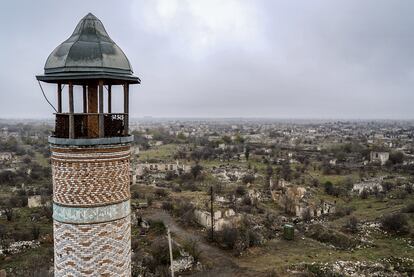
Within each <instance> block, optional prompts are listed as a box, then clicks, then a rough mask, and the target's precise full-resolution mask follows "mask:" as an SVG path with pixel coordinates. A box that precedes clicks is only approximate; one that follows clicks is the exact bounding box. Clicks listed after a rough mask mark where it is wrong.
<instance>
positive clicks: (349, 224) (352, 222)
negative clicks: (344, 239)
mask: <svg viewBox="0 0 414 277" xmlns="http://www.w3.org/2000/svg"><path fill="white" fill-rule="evenodd" d="M344 228H345V229H346V230H348V231H349V232H351V233H356V232H357V231H358V219H357V218H356V217H355V216H351V217H350V218H348V220H347V221H346V222H345V225H344Z"/></svg>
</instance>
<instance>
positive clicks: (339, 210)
mask: <svg viewBox="0 0 414 277" xmlns="http://www.w3.org/2000/svg"><path fill="white" fill-rule="evenodd" d="M354 210H355V208H354V207H350V206H337V207H336V209H335V214H334V215H335V216H336V217H344V216H346V215H350V214H351V213H352V212H353V211H354Z"/></svg>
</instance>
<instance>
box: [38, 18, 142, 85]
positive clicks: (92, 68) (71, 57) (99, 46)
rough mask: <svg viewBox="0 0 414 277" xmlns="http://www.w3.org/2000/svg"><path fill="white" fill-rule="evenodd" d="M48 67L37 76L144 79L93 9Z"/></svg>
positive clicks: (48, 78) (51, 57)
mask: <svg viewBox="0 0 414 277" xmlns="http://www.w3.org/2000/svg"><path fill="white" fill-rule="evenodd" d="M44 69H45V72H44V75H41V76H36V77H37V79H38V80H41V81H45V82H52V83H55V82H58V81H62V80H74V81H76V80H88V79H111V80H113V81H115V80H119V81H127V82H129V83H140V80H139V78H138V77H136V76H134V75H133V71H132V67H131V64H130V62H129V60H128V58H127V57H126V55H125V54H124V52H122V50H121V48H119V46H118V45H116V43H115V42H114V41H113V40H112V39H111V38H110V37H109V35H108V33H107V32H106V30H105V27H104V26H103V24H102V22H101V21H100V20H99V19H98V18H97V17H96V16H94V15H93V14H91V13H89V14H87V15H86V16H85V17H84V18H82V19H81V21H80V22H79V23H78V25H77V26H76V28H75V31H74V32H73V34H72V35H71V36H70V37H69V38H68V39H67V40H66V41H64V42H63V43H62V44H60V45H59V46H58V47H57V48H56V49H55V50H54V51H53V52H52V53H51V54H50V55H49V57H48V58H47V61H46V64H45V68H44Z"/></svg>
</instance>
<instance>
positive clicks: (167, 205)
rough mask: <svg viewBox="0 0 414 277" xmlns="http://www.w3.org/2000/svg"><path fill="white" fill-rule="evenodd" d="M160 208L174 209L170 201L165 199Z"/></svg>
mask: <svg viewBox="0 0 414 277" xmlns="http://www.w3.org/2000/svg"><path fill="white" fill-rule="evenodd" d="M162 209H163V210H166V211H172V210H173V209H174V206H173V204H172V203H171V202H170V201H168V202H167V201H165V202H162Z"/></svg>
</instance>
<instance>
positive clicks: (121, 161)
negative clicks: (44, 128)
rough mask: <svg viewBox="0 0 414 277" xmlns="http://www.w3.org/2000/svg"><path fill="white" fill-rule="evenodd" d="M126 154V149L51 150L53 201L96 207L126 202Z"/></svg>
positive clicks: (128, 155)
mask: <svg viewBox="0 0 414 277" xmlns="http://www.w3.org/2000/svg"><path fill="white" fill-rule="evenodd" d="M68 150H72V151H68ZM130 153H131V152H130V149H129V147H128V148H127V149H126V148H125V147H112V148H108V147H105V148H96V147H95V148H73V149H71V148H56V147H52V156H51V161H52V177H53V201H54V202H55V203H57V204H61V205H67V206H99V205H105V204H111V203H117V202H122V201H125V200H126V199H129V198H130V191H129V184H130V174H129V171H130Z"/></svg>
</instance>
